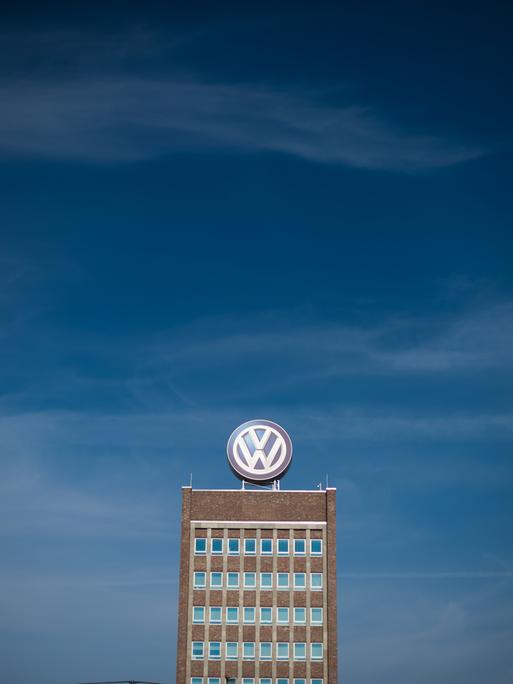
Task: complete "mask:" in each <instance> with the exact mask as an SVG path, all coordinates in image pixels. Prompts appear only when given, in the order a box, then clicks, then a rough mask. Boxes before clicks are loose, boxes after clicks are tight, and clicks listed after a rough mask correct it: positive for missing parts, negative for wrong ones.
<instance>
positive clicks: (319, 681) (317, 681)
mask: <svg viewBox="0 0 513 684" xmlns="http://www.w3.org/2000/svg"><path fill="white" fill-rule="evenodd" d="M310 684H324V679H319V678H318V677H316V678H315V679H311V680H310Z"/></svg>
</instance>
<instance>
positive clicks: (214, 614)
mask: <svg viewBox="0 0 513 684" xmlns="http://www.w3.org/2000/svg"><path fill="white" fill-rule="evenodd" d="M210 622H211V624H213V625H218V624H220V622H221V608H220V607H219V606H210Z"/></svg>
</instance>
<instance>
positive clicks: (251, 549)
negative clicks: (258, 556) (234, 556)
mask: <svg viewBox="0 0 513 684" xmlns="http://www.w3.org/2000/svg"><path fill="white" fill-rule="evenodd" d="M244 553H245V554H246V556H254V555H255V553H256V539H244Z"/></svg>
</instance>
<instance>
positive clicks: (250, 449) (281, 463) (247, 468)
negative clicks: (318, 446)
mask: <svg viewBox="0 0 513 684" xmlns="http://www.w3.org/2000/svg"><path fill="white" fill-rule="evenodd" d="M227 452H228V463H229V464H230V468H231V469H232V470H233V472H234V473H235V475H237V477H239V478H240V479H241V480H247V481H248V482H255V483H257V484H266V483H269V482H272V481H273V480H277V479H279V478H280V477H283V475H285V473H286V472H287V469H288V467H289V465H290V462H291V460H292V442H291V441H290V437H289V436H288V434H287V433H286V432H285V430H284V429H283V428H282V427H281V426H280V425H277V424H276V423H273V422H272V421H270V420H249V421H248V422H247V423H243V424H242V425H239V427H238V428H236V429H235V430H234V431H233V432H232V434H231V435H230V439H229V440H228V445H227Z"/></svg>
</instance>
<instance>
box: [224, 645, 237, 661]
mask: <svg viewBox="0 0 513 684" xmlns="http://www.w3.org/2000/svg"><path fill="white" fill-rule="evenodd" d="M228 646H235V655H228ZM225 658H226V660H238V659H239V642H238V641H227V642H226V647H225Z"/></svg>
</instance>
